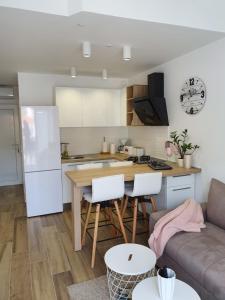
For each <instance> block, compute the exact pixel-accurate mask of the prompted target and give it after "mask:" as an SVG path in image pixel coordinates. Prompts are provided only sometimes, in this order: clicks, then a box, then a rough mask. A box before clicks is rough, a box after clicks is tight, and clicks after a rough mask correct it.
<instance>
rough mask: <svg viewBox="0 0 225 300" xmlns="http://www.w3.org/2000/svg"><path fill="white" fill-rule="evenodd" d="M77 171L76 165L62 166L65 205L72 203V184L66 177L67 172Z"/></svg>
mask: <svg viewBox="0 0 225 300" xmlns="http://www.w3.org/2000/svg"><path fill="white" fill-rule="evenodd" d="M74 170H76V164H62V191H63V193H62V194H63V203H70V202H72V197H73V195H72V182H71V180H70V179H69V178H68V177H67V176H66V174H65V172H67V171H74Z"/></svg>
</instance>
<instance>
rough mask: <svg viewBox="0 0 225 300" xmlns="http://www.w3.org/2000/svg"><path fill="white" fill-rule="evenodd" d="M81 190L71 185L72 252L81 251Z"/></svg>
mask: <svg viewBox="0 0 225 300" xmlns="http://www.w3.org/2000/svg"><path fill="white" fill-rule="evenodd" d="M81 200H82V191H81V188H79V187H77V186H75V185H73V201H72V220H73V247H74V251H79V250H81V248H82V246H81Z"/></svg>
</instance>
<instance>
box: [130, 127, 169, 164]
mask: <svg viewBox="0 0 225 300" xmlns="http://www.w3.org/2000/svg"><path fill="white" fill-rule="evenodd" d="M128 136H129V139H130V141H131V142H132V145H134V146H139V147H144V149H145V153H146V154H149V155H150V156H153V157H157V158H162V159H166V155H165V151H164V145H165V141H166V140H167V139H168V127H166V126H159V127H157V126H144V127H139V126H137V127H128Z"/></svg>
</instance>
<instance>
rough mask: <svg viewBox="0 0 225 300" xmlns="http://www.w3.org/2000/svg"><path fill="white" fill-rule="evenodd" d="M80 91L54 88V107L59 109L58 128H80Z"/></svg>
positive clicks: (81, 114)
mask: <svg viewBox="0 0 225 300" xmlns="http://www.w3.org/2000/svg"><path fill="white" fill-rule="evenodd" d="M82 90H83V89H78V88H76V89H75V88H68V87H58V88H56V105H57V106H58V109H59V126H60V127H82V123H83V122H82V120H83V100H82Z"/></svg>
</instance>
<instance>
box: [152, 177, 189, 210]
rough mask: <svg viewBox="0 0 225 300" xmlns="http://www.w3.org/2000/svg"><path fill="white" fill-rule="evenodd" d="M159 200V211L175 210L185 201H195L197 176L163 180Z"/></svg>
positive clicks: (157, 197)
mask: <svg viewBox="0 0 225 300" xmlns="http://www.w3.org/2000/svg"><path fill="white" fill-rule="evenodd" d="M155 198H156V199H157V205H158V209H159V210H160V209H173V208H175V207H177V206H178V205H180V204H181V203H183V202H184V201H185V200H187V199H189V198H192V199H195V174H190V175H180V176H170V177H165V178H163V183H162V189H161V192H160V194H159V195H157V196H156V197H155Z"/></svg>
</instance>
